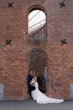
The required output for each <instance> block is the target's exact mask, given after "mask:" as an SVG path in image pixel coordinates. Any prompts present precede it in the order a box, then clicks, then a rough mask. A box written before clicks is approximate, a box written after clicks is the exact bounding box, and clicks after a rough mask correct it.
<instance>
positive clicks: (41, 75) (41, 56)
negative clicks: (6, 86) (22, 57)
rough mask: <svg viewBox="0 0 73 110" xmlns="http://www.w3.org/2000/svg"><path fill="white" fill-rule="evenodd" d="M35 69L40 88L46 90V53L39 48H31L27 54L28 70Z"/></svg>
mask: <svg viewBox="0 0 73 110" xmlns="http://www.w3.org/2000/svg"><path fill="white" fill-rule="evenodd" d="M31 70H32V71H34V70H35V71H36V74H37V77H38V82H39V86H40V90H41V91H42V92H46V75H47V54H46V53H45V52H44V51H43V50H40V49H33V50H32V51H31V52H30V55H29V71H31Z"/></svg>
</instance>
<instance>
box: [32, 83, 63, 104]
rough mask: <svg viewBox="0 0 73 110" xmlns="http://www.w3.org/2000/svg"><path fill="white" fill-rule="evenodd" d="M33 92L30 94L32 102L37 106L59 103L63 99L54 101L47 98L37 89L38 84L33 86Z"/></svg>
mask: <svg viewBox="0 0 73 110" xmlns="http://www.w3.org/2000/svg"><path fill="white" fill-rule="evenodd" d="M34 86H35V90H33V91H32V92H31V94H32V98H33V100H36V101H37V103H39V104H47V103H61V102H63V101H64V100H63V99H55V98H50V97H47V96H46V95H45V94H44V93H42V92H41V91H40V90H39V88H38V82H35V84H34Z"/></svg>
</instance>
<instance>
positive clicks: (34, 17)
mask: <svg viewBox="0 0 73 110" xmlns="http://www.w3.org/2000/svg"><path fill="white" fill-rule="evenodd" d="M41 16H42V17H41ZM27 17H28V24H27V25H28V33H31V32H32V31H33V32H35V31H36V30H38V29H40V28H42V27H43V26H44V25H45V24H47V13H46V10H45V8H44V7H42V6H40V5H34V6H31V7H29V8H28V13H27ZM46 29H47V26H46V25H45V29H44V30H46Z"/></svg>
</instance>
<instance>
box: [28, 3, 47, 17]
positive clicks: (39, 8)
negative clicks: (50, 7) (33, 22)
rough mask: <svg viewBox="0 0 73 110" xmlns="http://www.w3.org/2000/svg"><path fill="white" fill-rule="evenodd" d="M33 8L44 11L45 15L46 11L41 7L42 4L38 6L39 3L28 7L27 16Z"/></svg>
mask: <svg viewBox="0 0 73 110" xmlns="http://www.w3.org/2000/svg"><path fill="white" fill-rule="evenodd" d="M33 10H41V11H43V12H44V13H45V15H46V16H47V11H46V9H45V8H44V7H43V6H40V5H34V6H31V7H29V8H28V10H27V16H28V15H29V13H30V12H31V11H33Z"/></svg>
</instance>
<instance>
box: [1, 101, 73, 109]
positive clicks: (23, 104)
mask: <svg viewBox="0 0 73 110" xmlns="http://www.w3.org/2000/svg"><path fill="white" fill-rule="evenodd" d="M0 110H73V101H64V102H63V103H59V104H37V103H36V101H34V100H32V99H31V100H26V101H0Z"/></svg>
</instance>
